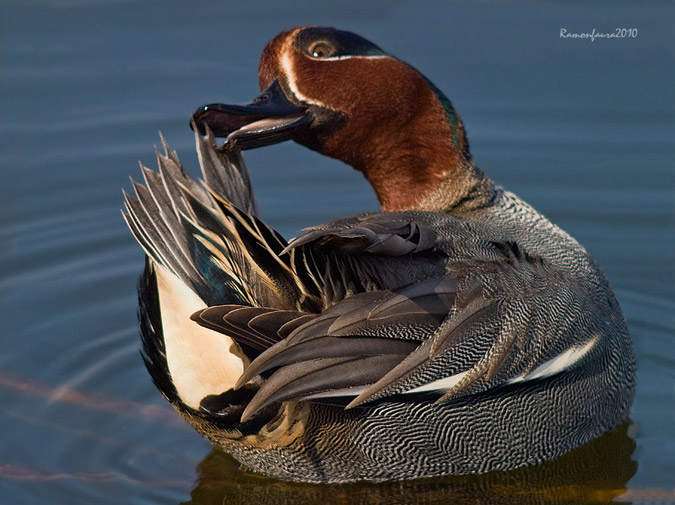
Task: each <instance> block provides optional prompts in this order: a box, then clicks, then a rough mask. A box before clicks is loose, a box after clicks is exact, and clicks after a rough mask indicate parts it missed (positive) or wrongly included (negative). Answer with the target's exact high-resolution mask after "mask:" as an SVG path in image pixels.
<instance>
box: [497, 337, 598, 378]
mask: <svg viewBox="0 0 675 505" xmlns="http://www.w3.org/2000/svg"><path fill="white" fill-rule="evenodd" d="M597 341H598V337H597V336H595V337H593V338H592V339H590V340H589V341H588V342H586V343H585V344H584V345H582V346H581V347H570V348H569V349H567V350H566V351H563V352H561V353H560V354H558V355H557V356H556V357H555V358H551V359H550V360H548V361H547V362H545V363H542V364H541V365H539V366H538V367H537V368H535V369H534V370H532V371H531V372H530V373H529V374H527V375H524V376H520V377H514V378H513V379H510V380H508V381H507V384H514V383H516V382H525V381H530V380H535V379H543V378H544V377H550V376H551V375H555V374H557V373H560V372H562V371H564V370H567V369H568V368H571V367H572V366H573V365H575V364H576V363H578V362H579V361H581V360H582V358H583V357H584V356H586V354H588V352H589V351H590V350H591V349H593V347H594V346H595V344H596V343H597Z"/></svg>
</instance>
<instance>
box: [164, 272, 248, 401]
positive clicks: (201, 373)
mask: <svg viewBox="0 0 675 505" xmlns="http://www.w3.org/2000/svg"><path fill="white" fill-rule="evenodd" d="M153 266H154V268H155V271H156V273H157V289H158V292H159V306H160V313H161V319H162V330H163V333H164V347H165V349H166V361H167V364H168V367H169V372H170V373H171V380H172V382H173V384H174V385H175V386H176V391H177V392H178V396H179V397H180V399H181V400H182V401H183V403H185V404H186V405H188V406H189V407H192V408H193V409H199V403H200V401H201V400H202V398H204V397H205V396H207V395H210V394H216V395H217V394H220V393H223V392H225V391H227V390H228V389H232V387H234V384H235V383H236V382H237V379H239V376H240V375H241V374H242V372H243V371H244V362H243V360H242V357H240V356H237V355H236V354H234V353H233V350H234V349H237V346H236V345H235V344H234V342H233V341H232V339H231V338H230V337H228V336H226V335H223V334H221V333H218V332H215V331H213V330H209V329H207V328H204V327H203V326H199V325H198V324H197V323H195V322H194V321H192V320H191V319H190V316H191V315H192V314H193V313H194V312H196V311H198V310H200V309H203V308H205V307H206V305H205V304H204V302H203V301H202V300H201V299H200V298H199V297H198V296H197V295H196V294H195V293H194V292H193V291H192V290H191V289H190V288H189V287H188V286H186V285H185V284H184V283H183V282H182V281H181V280H180V279H179V278H178V277H176V276H175V275H174V274H172V273H171V272H170V271H169V270H168V269H166V268H165V267H163V266H161V265H158V264H157V263H154V262H153ZM247 362H248V360H247ZM247 364H248V363H247Z"/></svg>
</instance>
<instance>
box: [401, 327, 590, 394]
mask: <svg viewBox="0 0 675 505" xmlns="http://www.w3.org/2000/svg"><path fill="white" fill-rule="evenodd" d="M597 341H598V337H597V336H596V337H593V338H592V339H591V340H589V341H588V342H586V343H585V344H584V345H582V346H581V347H572V348H570V349H567V350H566V351H563V352H561V353H560V354H558V355H557V356H556V357H555V358H552V359H550V360H548V361H547V362H545V363H542V364H541V365H539V366H538V367H537V368H535V369H534V370H532V372H530V373H529V374H527V375H524V376H520V377H514V378H512V379H509V380H508V381H506V384H515V383H518V382H525V381H531V380H536V379H543V378H545V377H550V376H552V375H555V374H557V373H560V372H562V371H564V370H567V369H568V368H571V367H572V366H574V365H575V364H576V363H578V362H579V361H581V359H582V358H583V357H584V356H586V354H588V353H589V351H590V350H591V349H593V346H595V344H596V342H597ZM467 373H468V371H465V372H460V373H458V374H455V375H450V376H449V377H444V378H442V379H438V380H435V381H433V382H429V383H427V384H423V385H422V386H418V387H416V388H415V389H411V390H410V391H406V394H407V393H427V392H432V391H449V390H450V389H452V387H453V386H454V385H455V384H457V383H458V382H459V381H460V380H462V378H464V376H465V375H466V374H467Z"/></svg>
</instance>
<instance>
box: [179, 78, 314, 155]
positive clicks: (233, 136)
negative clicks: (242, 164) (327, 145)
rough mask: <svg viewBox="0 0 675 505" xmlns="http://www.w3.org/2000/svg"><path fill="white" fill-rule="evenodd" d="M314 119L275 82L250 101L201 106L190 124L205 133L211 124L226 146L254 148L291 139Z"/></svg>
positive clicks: (213, 130) (211, 127)
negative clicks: (239, 103) (244, 103)
mask: <svg viewBox="0 0 675 505" xmlns="http://www.w3.org/2000/svg"><path fill="white" fill-rule="evenodd" d="M313 120H314V117H313V116H312V114H311V113H310V112H309V111H308V110H307V109H305V108H302V107H299V106H297V105H296V104H294V103H293V102H291V101H290V100H288V98H286V95H285V94H284V92H283V90H282V89H281V86H279V83H278V82H277V81H274V83H272V85H271V86H270V87H269V88H267V89H266V90H265V91H263V92H262V93H261V94H260V96H258V97H257V98H255V99H254V100H253V101H252V102H251V103H249V104H246V105H227V104H221V103H214V104H209V105H204V106H202V107H200V108H199V109H197V111H196V112H195V113H194V114H193V115H192V123H191V124H193V125H195V126H196V127H197V129H198V130H199V133H201V134H202V135H204V134H205V132H206V127H207V126H208V128H209V129H210V130H211V131H212V132H213V134H214V135H215V136H216V137H224V138H225V143H224V145H223V147H225V148H231V149H234V148H237V149H253V148H255V147H261V146H266V145H270V144H276V143H278V142H283V141H285V140H289V139H291V138H293V135H295V134H296V133H297V132H298V130H300V129H302V128H305V127H307V126H308V125H309V124H311V122H312V121H313Z"/></svg>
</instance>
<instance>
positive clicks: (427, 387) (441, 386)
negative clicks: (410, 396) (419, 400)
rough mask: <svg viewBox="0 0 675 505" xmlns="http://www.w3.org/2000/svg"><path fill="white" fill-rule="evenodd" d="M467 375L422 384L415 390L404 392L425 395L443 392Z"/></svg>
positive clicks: (464, 373) (457, 375) (452, 376)
mask: <svg viewBox="0 0 675 505" xmlns="http://www.w3.org/2000/svg"><path fill="white" fill-rule="evenodd" d="M467 373H468V371H467V372H460V373H458V374H455V375H451V376H449V377H444V378H443V379H438V380H435V381H433V382H428V383H426V384H423V385H421V386H419V387H416V388H415V389H411V390H410V391H406V393H426V392H430V391H445V390H449V389H451V388H452V387H453V386H454V385H455V384H457V383H458V382H459V381H461V380H462V378H463V377H464V376H465V375H466V374H467Z"/></svg>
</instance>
